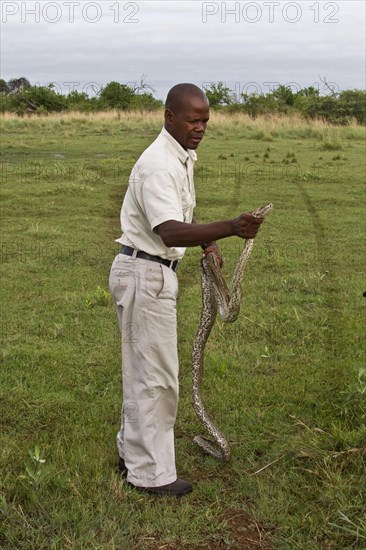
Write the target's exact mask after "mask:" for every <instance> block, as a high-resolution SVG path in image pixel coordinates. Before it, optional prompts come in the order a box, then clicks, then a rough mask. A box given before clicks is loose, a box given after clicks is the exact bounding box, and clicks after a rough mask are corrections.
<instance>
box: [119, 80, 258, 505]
mask: <svg viewBox="0 0 366 550" xmlns="http://www.w3.org/2000/svg"><path fill="white" fill-rule="evenodd" d="M164 118H165V124H164V128H163V129H162V131H161V133H160V135H159V136H158V137H157V139H156V140H155V141H154V142H153V143H152V144H151V145H150V146H149V147H148V148H147V149H146V150H145V151H144V152H143V153H142V155H141V157H140V158H139V160H138V161H137V163H136V164H135V166H134V168H133V170H132V173H131V176H130V180H129V186H128V190H127V192H126V195H125V198H124V201H123V205H122V209H121V226H122V231H123V234H122V237H121V238H120V239H118V241H117V242H119V243H121V245H122V248H121V252H120V253H119V254H118V255H117V257H116V258H115V260H114V262H113V265H112V268H111V274H110V289H111V293H112V296H113V299H114V302H115V305H116V309H117V315H118V321H119V326H120V329H121V334H122V361H123V369H122V373H123V406H122V425H121V429H120V431H119V433H118V436H117V444H118V451H119V456H120V469H121V470H125V472H126V471H127V482H128V483H129V484H130V485H133V486H134V487H135V488H136V489H138V490H140V491H144V492H148V493H152V494H163V495H184V494H186V493H189V492H190V491H191V490H192V486H191V484H190V483H189V482H188V481H185V480H182V479H179V478H177V474H176V469H175V452H174V432H173V430H174V423H175V417H176V411H177V404H178V355H177V333H176V297H177V292H178V284H177V277H176V274H175V270H176V268H177V265H178V262H179V261H180V260H181V259H182V258H183V255H184V252H185V248H186V247H187V246H198V245H201V246H202V247H203V248H205V250H206V252H207V251H213V252H215V254H216V255H217V256H218V258H219V260H220V262H221V257H220V252H219V249H218V247H217V245H216V242H215V241H216V240H217V239H222V238H224V237H229V236H232V235H236V236H238V237H241V238H254V237H255V236H256V234H257V232H258V229H259V226H260V224H261V222H262V220H260V219H257V218H254V217H253V216H252V214H250V213H248V212H246V213H243V214H240V216H238V217H237V218H235V219H232V220H225V221H218V222H213V223H209V224H198V223H196V222H195V220H194V218H193V209H194V207H195V204H196V203H195V191H194V184H193V165H194V162H195V160H196V158H197V157H196V153H195V149H197V147H198V145H199V144H200V142H201V140H202V138H203V135H204V133H205V130H206V126H207V123H208V120H209V103H208V100H207V98H206V96H205V95H204V93H203V92H202V90H201V89H200V88H198V87H197V86H195V85H193V84H178V85H176V86H174V87H173V88H172V89H171V90H170V91H169V93H168V96H167V100H166V104H165V115H164Z"/></svg>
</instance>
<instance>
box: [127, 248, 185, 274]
mask: <svg viewBox="0 0 366 550" xmlns="http://www.w3.org/2000/svg"><path fill="white" fill-rule="evenodd" d="M135 253H136V254H135ZM120 254H126V256H134V257H135V258H142V259H143V260H150V261H151V262H158V263H159V264H163V265H166V266H167V267H170V269H172V270H173V271H176V269H177V267H178V260H165V259H164V258H160V256H151V254H147V252H143V250H138V251H137V252H136V250H135V249H134V248H132V247H131V246H122V248H121V251H120Z"/></svg>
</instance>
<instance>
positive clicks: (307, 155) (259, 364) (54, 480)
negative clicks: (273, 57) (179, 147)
mask: <svg viewBox="0 0 366 550" xmlns="http://www.w3.org/2000/svg"><path fill="white" fill-rule="evenodd" d="M160 127H161V121H160V120H159V117H158V116H157V115H151V116H146V117H143V116H139V115H136V116H135V117H134V116H127V117H123V116H122V117H117V116H113V115H109V116H108V117H107V116H106V117H103V116H98V117H95V118H92V117H87V116H85V117H84V116H77V115H75V116H73V117H70V116H68V117H67V116H65V117H38V118H30V119H17V118H15V117H5V118H4V119H3V121H2V131H3V139H2V142H3V151H2V154H1V163H2V186H1V205H2V206H1V208H2V218H1V219H2V237H1V246H2V248H1V260H2V262H1V277H2V278H1V283H2V284H1V304H2V346H1V347H2V350H1V355H2V367H1V410H2V415H1V447H0V448H1V459H0V460H1V486H0V517H1V522H2V523H1V530H0V546H1V548H4V549H5V548H6V549H17V550H18V549H27V550H28V549H37V550H39V549H46V548H47V549H48V548H53V549H75V548H78V549H84V548H94V549H104V548H108V549H109V548H111V549H112V548H116V549H131V548H139V549H140V548H142V549H143V548H153V549H157V548H170V549H175V548H187V549H188V548H193V549H194V548H197V549H198V548H202V549H203V548H213V549H215V548H217V549H219V548H234V549H236V548H237V549H243V548H265V549H266V548H268V549H269V548H271V549H279V550H287V549H294V550H298V549H304V550H317V549H332V550H333V549H337V550H344V549H348V548H350V549H351V548H352V549H353V548H358V549H364V548H366V519H365V501H366V492H365V476H366V468H365V457H366V427H365V426H366V373H365V370H362V369H364V366H365V337H364V329H365V308H366V298H364V297H363V296H362V294H363V292H364V291H365V290H366V282H365V278H364V268H365V245H364V232H365V210H364V206H365V202H364V200H365V199H364V183H363V178H364V173H365V159H364V141H363V140H364V129H362V128H359V127H356V126H352V127H346V128H332V127H328V126H326V125H324V124H321V123H314V124H313V125H311V124H307V123H304V122H301V123H300V122H297V123H294V122H291V121H287V120H286V119H285V118H283V119H280V120H277V121H276V120H272V119H271V120H268V121H266V120H259V121H252V122H251V121H250V120H249V119H245V118H243V117H232V118H230V117H226V118H225V117H222V116H220V115H217V116H216V117H215V118H214V119H213V120H212V123H211V122H210V125H209V129H208V131H207V135H206V137H205V139H204V141H203V142H202V145H201V146H200V148H199V151H198V155H199V161H198V163H197V166H196V192H197V202H198V206H197V210H196V217H197V219H198V220H199V221H202V222H209V221H213V220H216V219H223V218H230V217H234V216H236V215H238V214H239V212H241V211H242V210H252V209H255V208H256V207H258V206H259V205H262V204H265V203H266V202H269V201H272V202H273V203H274V210H273V213H272V214H271V216H270V217H269V218H268V220H267V221H266V222H265V224H264V225H263V226H262V229H261V232H260V234H259V236H258V238H257V239H256V242H255V246H254V249H253V253H252V257H251V259H250V262H249V264H248V267H247V271H246V274H245V284H244V289H245V291H244V298H243V304H242V310H241V313H240V316H239V319H238V320H237V321H236V322H235V323H234V324H232V325H224V324H223V323H222V322H221V321H220V320H218V321H217V323H216V325H215V327H214V330H213V332H212V334H211V336H210V339H209V341H208V344H207V346H206V370H205V376H204V400H205V403H206V405H207V409H208V410H209V411H210V412H211V413H212V415H213V417H214V418H215V421H216V422H217V424H218V426H219V427H220V428H221V429H222V431H223V433H224V434H225V435H226V436H227V437H228V439H229V441H230V443H231V446H232V451H233V457H232V460H231V462H230V463H229V464H221V463H219V462H217V461H216V460H215V459H213V458H211V457H205V456H203V455H202V454H201V452H200V449H199V448H198V447H196V446H195V444H194V443H193V441H192V439H193V436H194V435H196V434H198V433H202V434H203V433H204V430H203V428H202V426H201V425H200V424H199V422H198V420H197V419H196V417H195V414H194V411H193V407H192V405H191V394H190V392H191V365H190V362H191V346H192V342H193V338H194V333H195V330H196V327H197V324H198V321H199V313H200V286H199V257H200V252H199V250H198V249H189V250H188V251H187V254H186V257H185V259H184V262H182V264H181V265H180V267H179V270H178V276H179V280H180V295H179V304H178V316H179V318H178V320H179V351H180V381H181V390H180V395H181V397H180V404H179V414H178V419H177V424H176V455H177V466H178V471H179V474H180V475H181V476H182V477H185V478H186V479H189V480H191V481H192V482H193V483H194V492H193V493H192V494H191V495H189V496H187V497H185V498H183V499H181V500H178V501H176V500H174V501H173V500H170V499H169V498H162V499H159V500H156V499H154V498H153V497H149V496H144V495H140V494H138V493H136V492H134V491H133V490H131V489H129V488H128V487H126V485H125V483H124V481H123V479H122V478H120V477H119V475H118V474H117V473H116V471H115V470H116V464H117V452H116V446H115V437H116V432H117V430H118V427H119V414H120V400H121V375H120V341H119V332H118V328H117V318H116V315H115V312H114V308H113V304H112V302H111V300H110V298H109V295H108V292H107V291H108V275H109V269H110V265H111V263H112V260H113V257H114V255H115V253H116V252H117V251H118V247H117V245H116V244H115V243H114V239H115V238H117V237H119V235H120V228H119V209H120V205H121V201H122V198H123V194H124V192H125V189H126V184H127V181H128V174H129V172H130V170H131V168H132V166H133V163H134V161H135V159H136V158H137V156H138V155H139V154H140V153H141V152H142V150H143V149H144V148H145V147H146V146H147V145H148V144H149V143H150V142H151V141H152V140H153V139H154V137H155V136H156V134H157V132H158V131H159V129H160ZM335 151H340V154H336V155H335V153H334V152H335ZM241 246H242V242H241V241H239V240H238V239H235V238H231V239H227V240H225V241H222V242H221V248H222V251H223V255H224V259H225V267H224V272H225V274H226V276H227V278H230V274H231V273H232V270H233V266H234V264H235V262H236V260H237V258H238V256H239V254H240V250H241ZM43 460H44V462H43Z"/></svg>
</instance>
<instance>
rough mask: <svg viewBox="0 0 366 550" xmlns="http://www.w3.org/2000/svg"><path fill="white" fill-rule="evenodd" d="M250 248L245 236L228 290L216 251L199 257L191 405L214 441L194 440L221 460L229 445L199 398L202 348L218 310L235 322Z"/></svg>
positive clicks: (262, 211) (261, 211) (262, 212)
mask: <svg viewBox="0 0 366 550" xmlns="http://www.w3.org/2000/svg"><path fill="white" fill-rule="evenodd" d="M271 210H272V203H270V204H266V205H265V206H261V207H260V208H257V209H256V210H255V211H254V212H252V215H253V216H255V217H256V218H264V217H265V216H267V215H268V214H269V213H270V212H271ZM252 248H253V239H246V241H245V244H244V248H243V251H242V253H241V254H240V257H239V260H238V262H237V264H236V266H235V270H234V275H233V278H232V281H231V292H230V291H229V289H228V287H227V284H226V282H225V279H224V278H223V276H222V273H221V271H220V266H219V263H218V260H217V258H216V256H215V254H214V253H213V252H210V253H208V254H206V255H205V256H203V258H202V259H201V287H202V312H201V319H200V322H199V325H198V328H197V332H196V335H195V339H194V342H193V351H192V397H193V407H194V410H195V411H196V414H197V416H198V418H199V419H200V420H201V421H202V423H203V425H204V426H205V428H206V429H207V431H208V432H209V433H210V434H211V436H212V437H213V438H214V440H215V442H212V441H210V440H208V439H206V438H205V437H202V436H199V435H198V436H196V437H195V438H194V439H193V441H195V443H197V444H198V445H199V446H200V447H201V448H202V449H203V451H204V452H205V453H206V454H210V455H212V456H214V457H215V458H218V459H220V460H229V459H230V445H229V443H228V441H227V440H226V439H225V437H224V435H223V434H222V433H221V432H220V430H219V429H218V428H217V427H216V426H215V424H214V423H213V422H212V420H211V418H210V417H209V415H208V414H207V412H206V411H205V408H204V405H203V401H202V398H201V381H202V374H203V365H204V350H205V345H206V342H207V340H208V337H209V335H210V332H211V329H212V327H213V325H214V324H215V320H216V315H217V311H219V314H220V317H221V319H222V320H223V321H224V322H225V323H232V322H234V321H235V320H236V319H237V317H238V315H239V311H240V301H241V297H242V288H241V283H242V279H243V274H244V269H245V266H246V264H247V261H248V259H249V256H250V253H251V251H252Z"/></svg>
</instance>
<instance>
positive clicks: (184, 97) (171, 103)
mask: <svg viewBox="0 0 366 550" xmlns="http://www.w3.org/2000/svg"><path fill="white" fill-rule="evenodd" d="M191 99H198V100H200V101H202V102H206V103H207V105H208V99H207V97H206V96H205V94H204V93H203V91H202V90H201V88H199V87H198V86H195V85H194V84H189V83H183V84H176V86H173V88H171V90H169V92H168V95H167V98H166V102H165V108H166V109H170V110H171V111H173V112H175V113H177V112H180V111H181V110H183V109H184V108H185V106H186V104H187V102H188V101H190V100H191Z"/></svg>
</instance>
